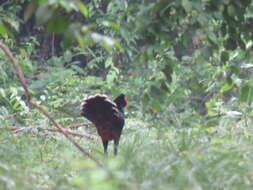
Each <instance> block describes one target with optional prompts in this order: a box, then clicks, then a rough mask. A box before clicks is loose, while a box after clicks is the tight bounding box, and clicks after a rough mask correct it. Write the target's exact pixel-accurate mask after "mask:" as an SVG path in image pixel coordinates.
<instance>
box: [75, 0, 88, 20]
mask: <svg viewBox="0 0 253 190" xmlns="http://www.w3.org/2000/svg"><path fill="white" fill-rule="evenodd" d="M77 5H78V7H79V9H80V11H81V13H82V14H83V15H84V16H85V17H89V10H88V8H87V7H86V6H85V4H84V3H82V2H81V1H78V2H77Z"/></svg>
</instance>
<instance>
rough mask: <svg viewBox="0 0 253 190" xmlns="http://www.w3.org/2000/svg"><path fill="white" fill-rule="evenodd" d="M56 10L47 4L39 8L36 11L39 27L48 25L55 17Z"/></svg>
mask: <svg viewBox="0 0 253 190" xmlns="http://www.w3.org/2000/svg"><path fill="white" fill-rule="evenodd" d="M53 13H54V10H53V9H52V7H50V6H49V5H47V4H43V5H41V6H39V8H38V9H37V11H36V23H37V24H38V25H40V24H44V23H46V22H47V21H48V20H49V19H50V18H51V17H52V15H53Z"/></svg>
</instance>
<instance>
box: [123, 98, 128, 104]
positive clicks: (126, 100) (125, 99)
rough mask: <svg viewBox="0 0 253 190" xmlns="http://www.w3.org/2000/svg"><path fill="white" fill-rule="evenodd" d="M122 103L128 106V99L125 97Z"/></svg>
mask: <svg viewBox="0 0 253 190" xmlns="http://www.w3.org/2000/svg"><path fill="white" fill-rule="evenodd" d="M124 101H125V104H126V105H127V104H128V99H127V98H126V97H125V98H124Z"/></svg>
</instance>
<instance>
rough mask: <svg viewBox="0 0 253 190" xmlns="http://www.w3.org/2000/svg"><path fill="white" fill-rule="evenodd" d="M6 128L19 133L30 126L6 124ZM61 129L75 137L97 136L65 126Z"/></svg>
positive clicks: (92, 137)
mask: <svg viewBox="0 0 253 190" xmlns="http://www.w3.org/2000/svg"><path fill="white" fill-rule="evenodd" d="M7 128H8V129H11V130H12V131H13V132H14V133H19V132H22V131H24V130H26V129H30V128H32V127H18V126H7ZM40 129H42V130H43V131H50V132H60V131H59V129H57V128H53V129H48V128H46V129H45V128H40ZM62 130H63V131H64V132H65V133H68V134H69V135H72V136H76V137H86V138H90V139H97V138H98V137H97V136H96V135H92V134H88V133H83V132H82V133H80V132H77V131H73V130H70V129H66V128H62Z"/></svg>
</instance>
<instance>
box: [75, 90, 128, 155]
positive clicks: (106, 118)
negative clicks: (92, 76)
mask: <svg viewBox="0 0 253 190" xmlns="http://www.w3.org/2000/svg"><path fill="white" fill-rule="evenodd" d="M126 105H127V99H126V98H125V96H124V95H123V94H121V95H120V96H118V97H117V98H116V99H115V100H114V101H112V100H110V99H109V98H108V97H107V96H106V95H103V94H95V95H93V96H89V97H88V98H86V99H84V100H83V101H82V103H81V107H80V109H81V115H82V116H84V117H85V118H87V119H88V120H89V121H91V122H92V123H93V124H94V125H95V127H96V129H97V132H98V134H99V136H100V137H101V139H102V141H103V146H104V152H105V153H107V145H108V141H111V140H113V141H114V153H115V154H117V147H118V143H119V139H120V136H121V132H122V129H123V126H124V122H125V116H124V112H123V107H125V106H126Z"/></svg>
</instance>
